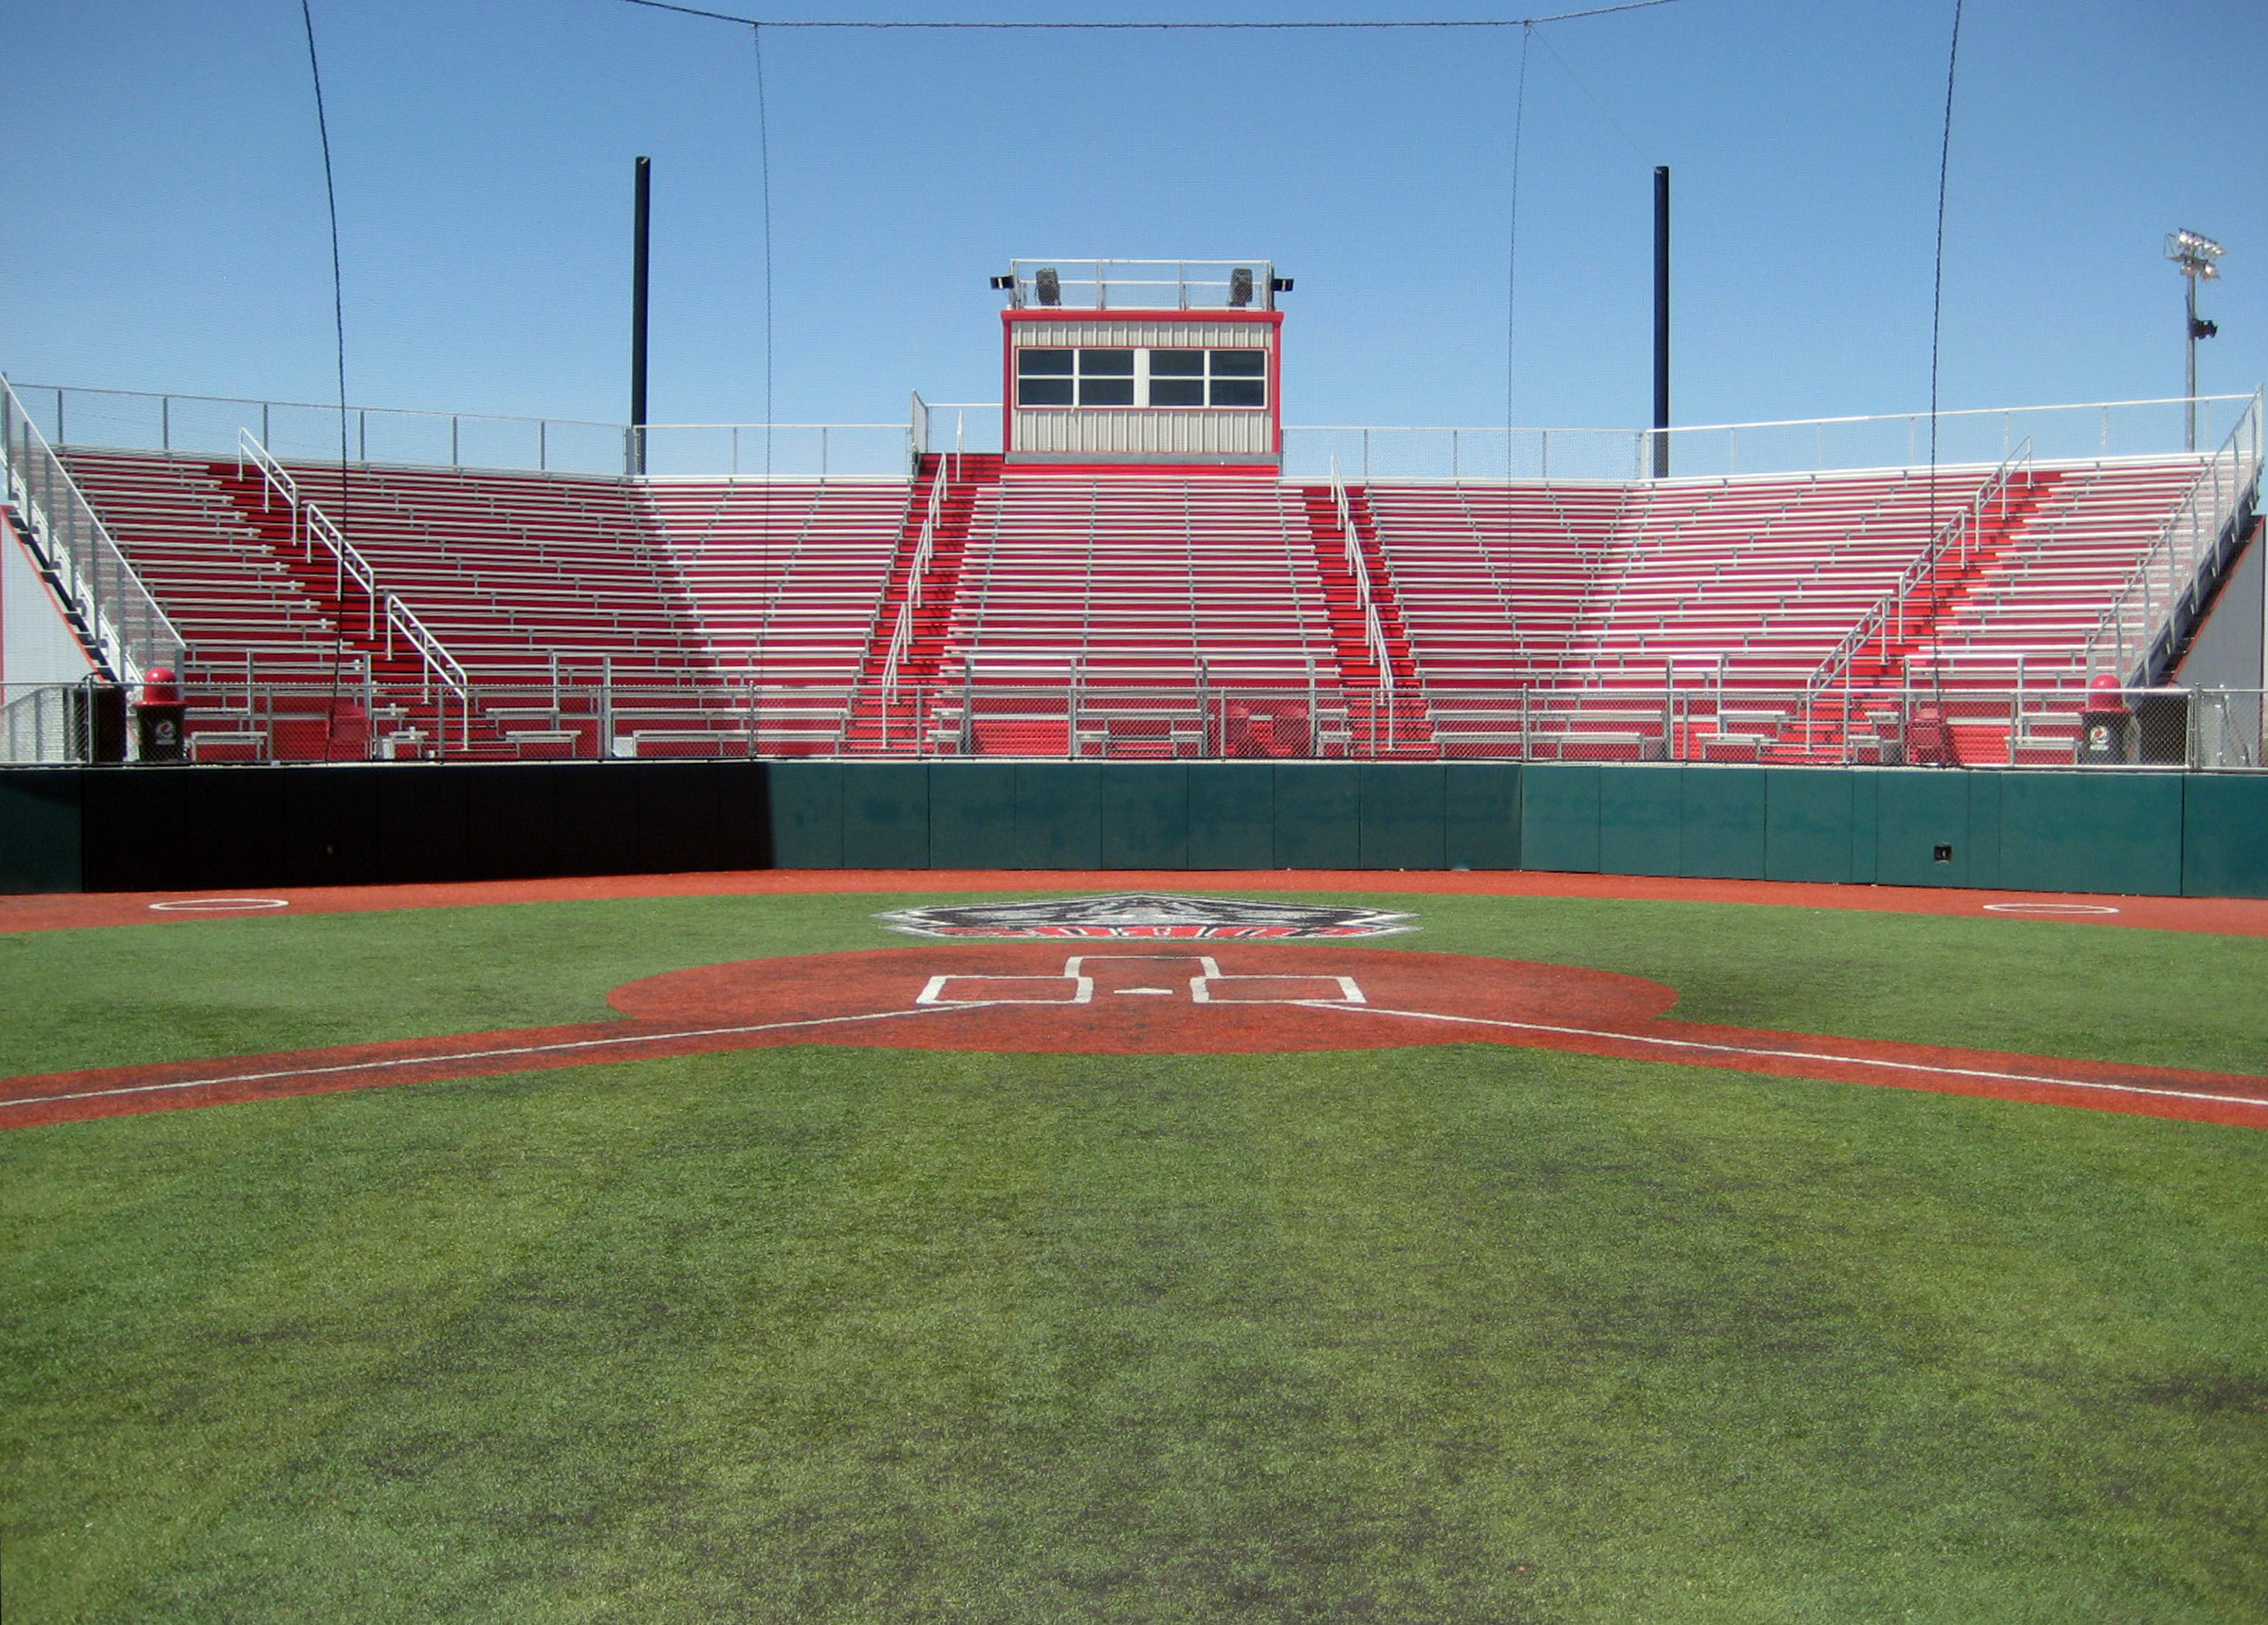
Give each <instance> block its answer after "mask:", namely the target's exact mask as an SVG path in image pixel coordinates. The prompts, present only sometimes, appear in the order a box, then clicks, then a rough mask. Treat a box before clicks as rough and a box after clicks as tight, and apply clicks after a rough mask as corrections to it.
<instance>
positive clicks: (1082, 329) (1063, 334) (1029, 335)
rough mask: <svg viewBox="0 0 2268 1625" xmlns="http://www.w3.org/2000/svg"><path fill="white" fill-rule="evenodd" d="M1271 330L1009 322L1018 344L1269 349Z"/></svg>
mask: <svg viewBox="0 0 2268 1625" xmlns="http://www.w3.org/2000/svg"><path fill="white" fill-rule="evenodd" d="M1270 330H1271V329H1269V328H1267V327H1266V326H1264V325H1262V324H1261V323H1258V322H1185V321H1139V322H1129V321H1091V322H1089V321H1047V322H1037V321H1020V322H1014V323H1012V324H1010V331H1011V332H1012V334H1013V335H1014V336H1015V337H1014V342H1015V345H1016V348H1019V349H1024V348H1030V349H1040V350H1070V349H1113V350H1127V349H1134V350H1146V349H1219V350H1262V349H1266V348H1267V345H1268V333H1269V332H1270Z"/></svg>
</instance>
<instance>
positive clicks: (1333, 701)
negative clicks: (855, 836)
mask: <svg viewBox="0 0 2268 1625" xmlns="http://www.w3.org/2000/svg"><path fill="white" fill-rule="evenodd" d="M872 692H873V691H872V690H871V689H869V688H865V687H861V686H858V685H853V684H846V683H841V682H833V683H783V682H758V681H730V680H716V679H710V680H705V681H704V680H693V679H691V678H688V680H683V681H679V682H661V681H649V680H638V681H631V680H603V679H602V680H598V681H582V680H570V679H569V678H567V677H566V676H564V675H562V676H561V677H560V678H559V679H558V680H549V679H547V678H542V677H537V678H531V679H530V680H526V681H522V682H481V683H476V684H474V685H473V688H472V690H471V691H470V695H469V699H468V700H467V702H466V704H465V705H464V706H460V705H459V704H458V703H456V701H455V696H453V695H450V694H448V693H447V692H445V691H444V692H439V693H435V694H433V695H430V696H427V695H425V694H424V693H422V692H421V691H420V690H419V689H418V688H417V687H416V686H415V685H409V684H404V685H389V684H388V683H386V682H385V681H384V680H380V679H377V678H375V677H373V676H372V675H371V674H370V673H368V672H367V671H364V672H362V673H360V674H359V675H358V676H357V679H356V680H353V681H350V682H348V683H347V684H345V685H344V686H341V685H339V684H337V683H334V682H328V681H324V680H318V679H317V678H313V677H310V678H309V679H308V680H304V681H298V682H265V681H261V682H247V681H241V680H236V681H231V680H226V679H225V678H222V677H219V676H215V675H213V674H210V673H199V672H198V671H195V669H194V668H192V670H191V674H190V680H189V682H188V684H187V685H186V689H185V698H186V700H187V701H188V704H189V707H190V710H189V718H188V726H187V729H186V741H187V745H186V754H187V757H188V759H190V760H192V761H199V762H210V763H220V762H229V761H261V762H278V761H281V762H289V761H361V760H374V761H388V760H396V761H398V760H412V759H415V760H434V759H447V760H523V759H525V760H534V759H582V760H604V759H623V758H631V757H636V758H650V757H655V756H671V757H679V756H691V757H702V756H707V757H718V756H730V757H745V758H757V759H784V758H807V757H808V758H823V759H860V758H867V759H899V760H904V759H954V758H966V757H990V758H995V759H1002V758H1014V759H1041V760H1123V761H1137V760H1190V761H1198V760H1224V759H1227V760H1235V759H1291V760H1302V759H1333V760H1399V761H1602V762H1604V761H1623V762H1686V763H1717V764H1764V765H1778V766H1790V767H1805V766H1809V767H1828V766H1853V765H1856V766H1875V765H1880V766H1886V767H1896V766H1905V767H1940V768H1963V767H1967V768H2010V767H2013V768H2062V769H2066V770H2069V769H2072V768H2087V769H2094V768H2102V769H2106V770H2110V769H2124V768H2155V769H2160V770H2165V769H2192V770H2199V769H2213V770H2231V771H2244V770H2259V769H2261V768H2263V766H2268V733H2263V728H2264V727H2268V693H2263V691H2261V690H2194V691H2193V690H2178V689H2171V690H2168V689H2157V690H2127V691H2123V692H2118V693H2114V694H2110V695H2105V694H2101V693H2096V692H2089V691H2085V690H2080V689H2079V688H2077V687H2076V686H2075V685H2072V684H2069V683H2067V682H2053V681H2042V682H2037V683H2031V682H2028V683H2026V684H2024V685H2022V686H2011V685H2009V684H2007V683H1999V682H1993V681H1989V680H1981V681H1976V682H1969V681H1955V680H1945V681H1943V682H1941V683H1938V682H1933V683H1931V684H1929V685H1927V686H1923V685H1913V686H1909V687H1906V688H1902V689H1898V690H1882V691H1879V692H1874V693H1870V694H1869V695H1867V696H1865V697H1864V699H1863V702H1862V704H1860V705H1858V706H1856V707H1854V708H1853V710H1850V711H1849V712H1847V713H1837V714H1833V715H1813V716H1812V717H1810V718H1808V719H1807V718H1805V717H1804V713H1803V706H1804V692H1803V690H1802V689H1801V688H1799V687H1794V686H1791V687H1784V688H1748V687H1740V686H1735V685H1733V684H1729V683H1725V682H1723V681H1722V680H1719V679H1718V677H1717V676H1716V675H1715V674H1713V673H1710V672H1706V671H1703V672H1699V673H1696V674H1695V677H1694V678H1693V680H1679V681H1678V682H1677V683H1675V684H1671V685H1668V686H1659V685H1656V686H1647V687H1633V688H1588V689H1549V688H1526V689H1518V690H1508V689H1503V688H1483V687H1470V688H1460V687H1451V686H1440V685H1433V686H1429V687H1428V688H1427V689H1426V690H1425V691H1424V693H1423V695H1422V699H1423V701H1424V703H1423V706H1422V708H1420V707H1417V706H1415V705H1414V704H1413V700H1414V699H1415V698H1416V696H1415V695H1414V694H1407V695H1402V696H1393V695H1387V694H1383V693H1379V692H1375V691H1372V690H1346V689H1342V688H1338V687H1336V686H1334V685H1332V684H1330V683H1328V682H1325V681H1319V680H1315V678H1314V677H1313V676H1310V677H1309V678H1308V679H1307V680H1305V681H1302V680H1296V679H1292V680H1286V679H1284V678H1280V677H1279V678H1276V679H1274V680H1235V679H1232V678H1230V677H1227V676H1226V675H1224V674H1223V673H1221V672H1218V671H1205V672H1199V673H1190V672H1187V671H1185V672H1183V673H1181V674H1179V676H1178V678H1176V679H1174V680H1163V679H1162V678H1145V677H1141V676H1139V674H1124V673H1113V672H1110V671H1091V670H1088V671H1072V672H1061V673H1057V674H1055V675H1053V676H1051V677H1049V678H1046V679H1042V678H1041V677H1040V676H1039V675H1038V674H1036V673H1031V672H1025V673H1021V674H1018V673H1012V672H1002V673H998V674H987V673H983V672H955V673H953V674H950V675H947V676H941V677H936V678H922V679H919V680H904V679H902V680H901V682H900V685H899V690H898V693H897V698H896V704H897V706H898V707H899V708H900V714H899V715H898V717H897V718H896V720H895V723H894V726H893V727H892V728H891V729H890V730H889V731H888V732H887V733H885V732H884V731H882V730H881V729H879V728H878V727H875V726H874V725H873V724H874V722H875V718H874V716H873V713H872V712H871V710H866V709H865V708H866V707H867V706H868V705H869V704H870V702H871V699H872ZM131 697H132V695H131V691H130V690H121V689H119V688H118V687H117V686H116V685H103V684H100V683H93V684H77V685H55V686H53V687H49V688H41V689H18V690H10V691H7V692H5V693H4V694H0V761H6V762H15V763H25V762H50V763H54V762H95V761H103V760H110V761H123V760H127V759H131V758H132V755H133V754H134V753H135V752H136V750H137V749H139V746H138V744H137V742H136V741H135V739H134V738H133V730H132V729H127V728H126V727H125V726H124V722H123V720H124V719H125V717H126V716H127V713H128V709H129V708H128V705H127V701H128V700H129V699H130V698H131ZM467 710H469V711H470V716H471V720H470V722H469V724H468V723H467V721H466V713H467ZM861 718H864V719H865V726H864V727H854V726H853V724H854V722H855V720H858V719H861Z"/></svg>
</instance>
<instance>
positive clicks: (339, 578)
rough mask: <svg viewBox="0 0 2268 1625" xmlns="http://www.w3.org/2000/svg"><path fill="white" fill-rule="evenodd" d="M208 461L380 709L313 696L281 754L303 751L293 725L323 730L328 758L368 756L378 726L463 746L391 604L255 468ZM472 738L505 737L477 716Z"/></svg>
mask: <svg viewBox="0 0 2268 1625" xmlns="http://www.w3.org/2000/svg"><path fill="white" fill-rule="evenodd" d="M208 466H209V467H210V470H211V472H212V475H213V478H214V479H215V480H217V481H218V482H219V483H220V489H221V491H222V492H223V493H224V494H226V495H227V497H228V499H229V501H230V503H231V504H234V506H235V508H236V510H237V512H238V513H239V514H240V515H241V516H242V517H243V520H244V523H245V524H247V525H249V527H250V528H251V529H252V531H253V532H254V533H255V534H257V535H258V536H259V539H260V540H261V542H262V543H265V544H266V545H267V547H268V550H269V553H270V554H271V555H272V556H273V557H274V559H275V560H276V562H277V563H278V564H279V565H280V566H282V568H283V570H284V571H285V573H287V574H288V575H289V576H290V577H291V579H292V581H293V582H295V583H297V584H298V587H299V588H300V590H301V591H302V592H305V593H306V594H307V595H308V598H309V599H310V600H311V601H312V602H313V603H314V604H315V606H316V608H317V609H318V611H319V612H321V614H322V615H323V617H324V618H325V620H326V621H327V622H329V623H330V625H331V626H332V628H333V629H334V630H335V631H336V633H337V638H338V646H339V647H340V649H342V650H343V651H347V652H349V653H352V654H353V655H355V656H357V663H358V664H359V663H363V662H367V666H368V670H369V672H370V686H371V689H372V690H373V691H374V695H375V700H376V705H377V707H378V708H379V710H380V711H381V713H382V714H381V715H379V716H377V717H375V718H374V717H369V716H363V715H360V714H359V700H360V696H359V695H357V696H355V703H354V705H353V706H352V707H351V708H349V709H347V710H344V711H342V708H341V706H340V704H339V703H338V702H337V701H336V700H329V699H328V698H327V697H319V696H318V697H313V698H312V699H311V701H310V703H313V701H314V700H321V701H322V703H321V705H320V707H319V710H318V711H317V712H311V713H310V714H309V716H308V717H306V718H304V719H300V720H298V721H297V722H291V721H288V720H285V719H283V718H280V717H279V720H278V724H277V728H278V732H279V739H278V743H277V751H278V754H279V755H292V754H298V753H296V752H293V751H291V750H290V749H288V745H289V741H288V739H285V738H283V737H281V736H283V735H285V734H288V733H289V732H292V731H294V730H295V729H296V731H297V732H298V733H300V734H306V733H308V730H309V729H316V730H318V731H319V732H320V733H321V735H322V736H323V737H322V739H321V742H320V747H319V749H317V750H316V751H315V752H314V753H315V754H318V755H321V756H323V757H324V758H325V759H330V758H331V757H333V756H340V755H344V756H351V757H354V758H360V757H362V756H364V755H367V746H368V740H369V738H370V734H371V729H373V728H374V727H376V728H382V729H385V730H386V731H388V732H395V731H415V732H416V733H419V734H422V735H423V736H424V737H425V739H427V740H429V741H433V742H435V744H436V745H438V744H439V743H440V742H441V741H442V739H443V735H444V733H446V735H447V743H449V744H450V745H453V746H455V747H456V748H458V749H463V748H464V741H465V739H466V722H465V720H464V718H463V717H462V716H458V715H455V714H452V715H450V716H448V717H446V718H444V716H443V715H442V713H441V710H440V709H439V708H438V707H437V706H436V705H435V704H434V703H433V701H432V700H430V699H429V698H427V696H428V694H429V692H430V691H431V685H430V684H429V683H428V681H427V674H426V671H425V661H424V658H423V657H422V656H421V655H420V654H419V653H418V651H416V650H415V649H414V648H412V647H410V646H409V645H408V644H406V643H405V642H403V641H400V640H399V639H396V638H389V637H388V635H387V631H386V606H385V605H384V604H383V603H382V602H377V601H376V600H374V599H373V598H372V597H371V595H370V593H369V592H368V590H367V589H366V588H365V587H364V586H363V584H362V583H361V582H358V581H357V580H356V579H355V577H354V575H353V573H351V572H349V571H347V570H346V569H344V568H342V567H341V564H340V563H339V561H338V559H337V556H336V555H334V554H333V553H331V552H330V550H329V549H328V548H327V547H324V546H320V545H317V544H315V543H309V542H308V541H307V540H305V539H304V538H303V537H302V536H301V535H300V534H298V529H297V526H296V524H295V521H294V519H293V515H292V510H291V508H290V506H289V504H286V503H284V502H281V501H279V500H278V499H277V498H276V497H275V496H274V495H273V494H271V493H270V491H269V488H268V485H267V483H266V481H265V480H263V479H262V477H261V476H260V474H259V470H258V469H256V468H246V467H241V466H240V465H238V464H237V463H235V462H233V461H230V462H215V463H212V464H210V465H208ZM333 518H334V520H335V519H336V515H334V516H333ZM470 738H471V742H472V743H473V744H474V745H475V746H479V745H489V746H494V745H498V744H500V743H501V742H502V736H501V735H500V734H498V732H497V730H496V729H495V727H494V724H493V723H488V722H484V720H481V719H479V718H477V717H475V718H474V719H473V720H472V723H471V730H470Z"/></svg>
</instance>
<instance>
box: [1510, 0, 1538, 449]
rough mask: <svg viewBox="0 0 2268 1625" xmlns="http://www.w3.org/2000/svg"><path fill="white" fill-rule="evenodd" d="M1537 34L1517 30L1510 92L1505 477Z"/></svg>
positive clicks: (1527, 29)
mask: <svg viewBox="0 0 2268 1625" xmlns="http://www.w3.org/2000/svg"><path fill="white" fill-rule="evenodd" d="M1535 37H1536V30H1535V25H1534V24H1529V25H1528V26H1527V27H1525V28H1523V29H1521V30H1520V75H1519V80H1518V88H1517V89H1516V90H1515V91H1514V92H1513V93H1512V195H1511V201H1510V207H1509V209H1508V210H1507V211H1506V225H1505V233H1504V478H1505V480H1506V482H1507V483H1508V484H1509V483H1510V480H1511V477H1512V416H1513V401H1512V377H1513V349H1512V343H1513V339H1514V338H1516V337H1517V334H1518V330H1519V324H1518V316H1519V311H1520V147H1521V143H1522V142H1523V140H1524V139H1525V136H1526V133H1527V129H1528V47H1529V45H1530V44H1532V43H1533V42H1534V40H1535Z"/></svg>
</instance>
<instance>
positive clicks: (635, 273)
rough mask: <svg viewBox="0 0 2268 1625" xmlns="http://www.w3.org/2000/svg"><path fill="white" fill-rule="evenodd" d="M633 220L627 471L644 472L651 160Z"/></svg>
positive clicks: (642, 169) (642, 165)
mask: <svg viewBox="0 0 2268 1625" xmlns="http://www.w3.org/2000/svg"><path fill="white" fill-rule="evenodd" d="M634 214H635V220H636V223H635V224H634V225H633V226H632V227H631V271H630V471H631V473H632V474H643V473H645V472H646V243H647V239H648V236H649V227H650V224H651V221H652V214H653V160H652V159H650V158H640V160H639V161H638V189H637V204H636V207H635V210H634Z"/></svg>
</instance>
